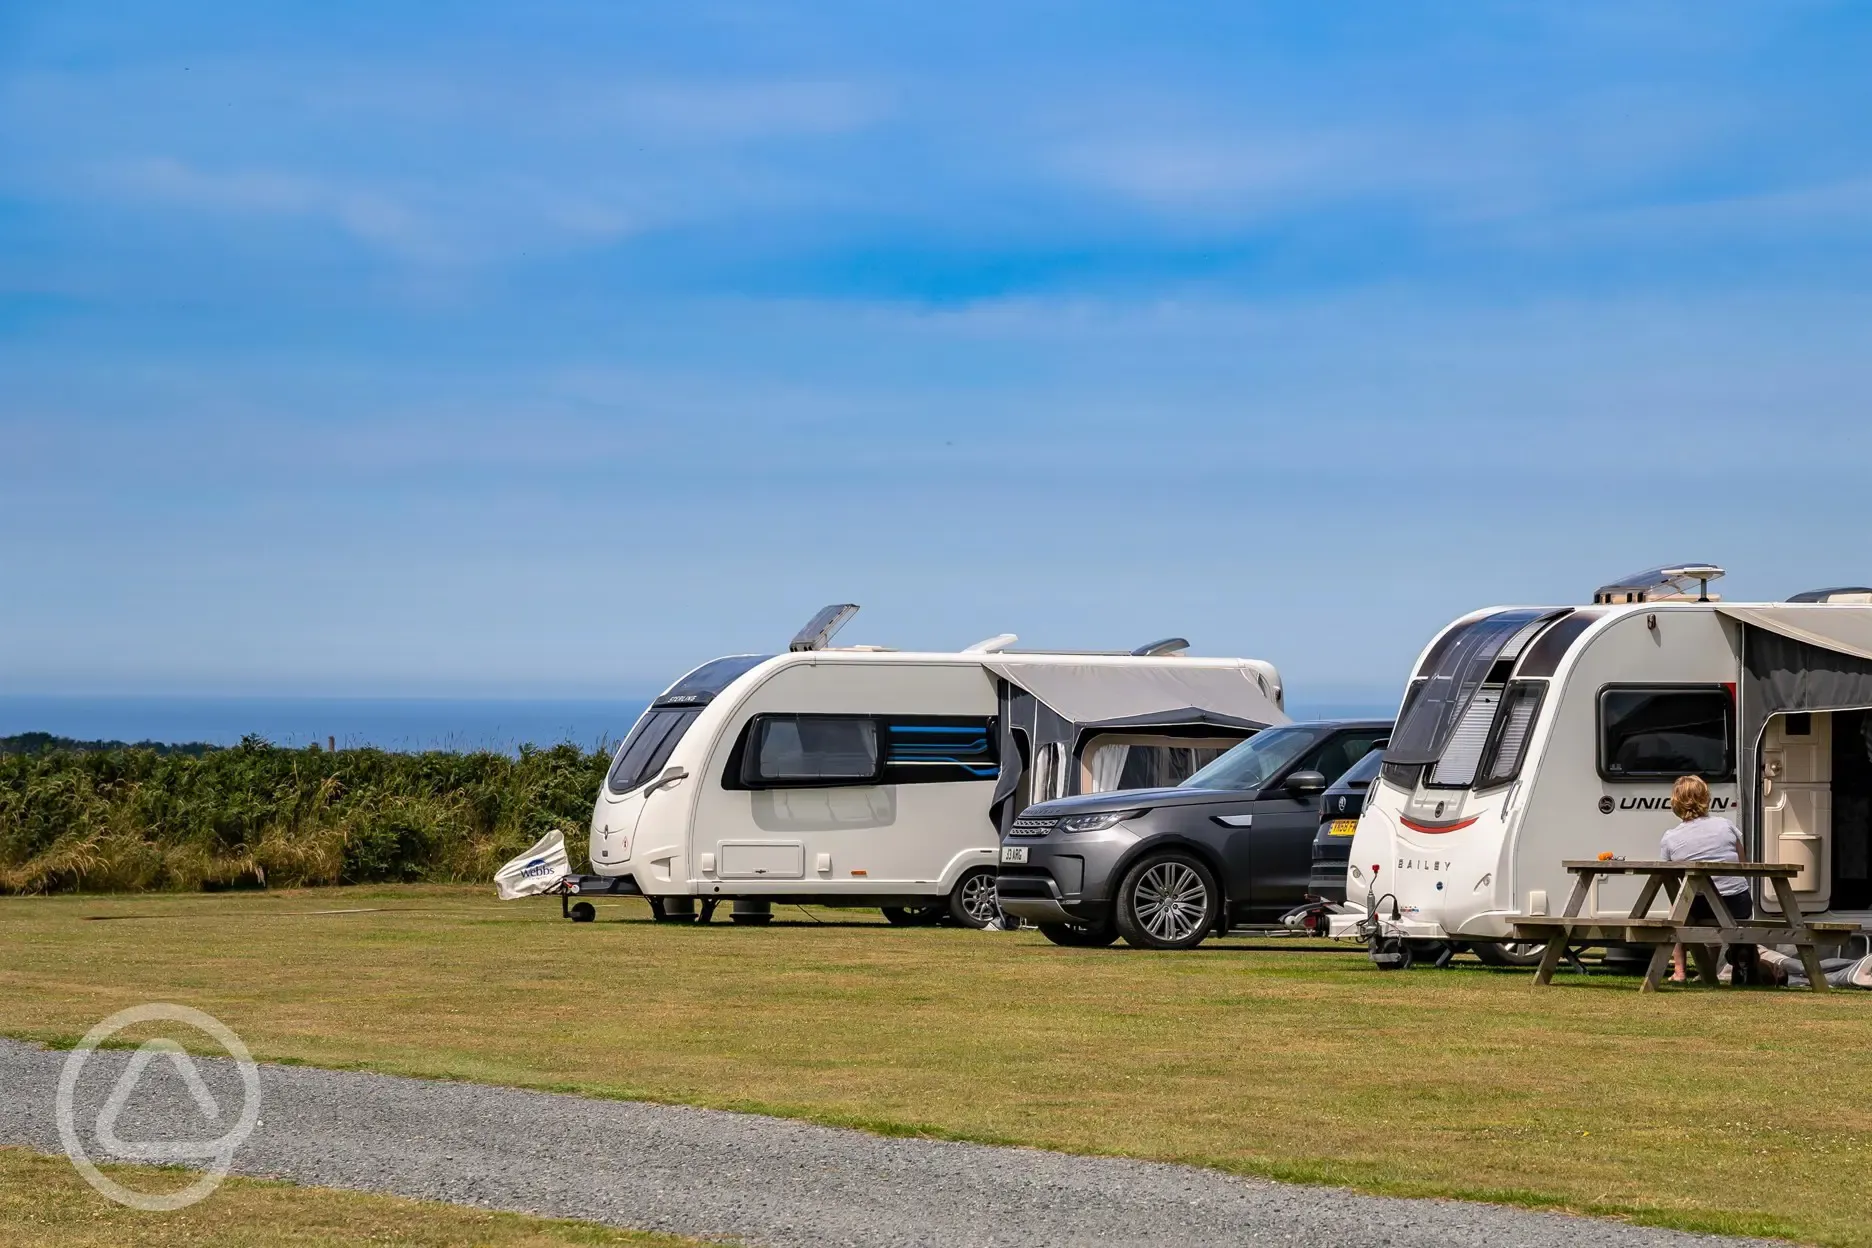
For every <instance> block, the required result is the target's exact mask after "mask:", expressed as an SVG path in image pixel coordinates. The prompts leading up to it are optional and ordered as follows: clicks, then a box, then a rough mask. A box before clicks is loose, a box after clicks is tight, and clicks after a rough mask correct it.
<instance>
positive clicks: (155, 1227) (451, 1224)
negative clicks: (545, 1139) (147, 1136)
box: [0, 1148, 700, 1248]
mask: <svg viewBox="0 0 1872 1248" xmlns="http://www.w3.org/2000/svg"><path fill="white" fill-rule="evenodd" d="M105 1170H106V1172H108V1173H109V1174H110V1175H112V1177H114V1178H116V1179H117V1180H118V1181H119V1182H124V1183H130V1184H134V1185H135V1186H136V1188H137V1189H138V1190H140V1191H148V1192H156V1191H161V1190H163V1188H164V1187H165V1184H164V1182H163V1180H164V1178H165V1177H167V1176H165V1175H164V1174H163V1173H162V1172H160V1171H156V1170H151V1169H149V1168H147V1167H142V1166H107V1167H105ZM184 1182H185V1180H179V1181H176V1182H174V1183H173V1184H168V1185H167V1186H170V1187H181V1186H183V1185H184ZM699 1242H700V1241H698V1240H692V1239H680V1238H678V1237H676V1236H673V1235H655V1234H650V1233H647V1232H643V1231H618V1230H612V1229H610V1228H609V1227H603V1226H593V1225H591V1224H589V1223H584V1222H561V1221H557V1220H554V1219H550V1218H528V1217H522V1216H520V1215H519V1214H512V1213H489V1212H487V1211H485V1210H481V1209H462V1208H459V1207H457V1206H454V1205H438V1204H432V1203H429V1202H427V1201H418V1200H398V1199H396V1198H395V1197H391V1196H367V1195H364V1194H362V1193H359V1192H341V1191H334V1190H332V1189H330V1188H319V1187H293V1186H290V1185H288V1184H285V1183H266V1182H261V1181H259V1180H255V1179H238V1178H235V1179H229V1180H227V1181H226V1182H225V1183H223V1184H222V1185H221V1186H220V1187H219V1188H217V1189H216V1191H215V1193H214V1195H213V1196H211V1197H210V1198H209V1199H208V1200H206V1201H203V1202H202V1203H200V1204H196V1205H191V1206H189V1207H188V1208H187V1209H180V1210H177V1211H176V1212H174V1213H144V1212H141V1211H139V1210H135V1209H125V1208H123V1207H122V1206H120V1205H114V1204H111V1203H110V1202H109V1201H107V1200H105V1199H104V1198H103V1197H101V1196H99V1195H98V1194H97V1193H96V1192H94V1191H92V1190H91V1189H90V1188H89V1187H88V1186H86V1185H85V1182H84V1180H83V1179H81V1178H79V1177H78V1172H77V1171H75V1170H73V1169H72V1168H71V1166H70V1165H68V1164H67V1163H66V1161H65V1159H64V1158H63V1157H42V1156H39V1155H37V1154H34V1153H29V1152H25V1151H24V1150H21V1149H17V1148H0V1245H4V1246H5V1248H12V1245H15V1244H19V1245H26V1244H33V1245H39V1244H58V1245H61V1246H62V1248H117V1246H118V1245H122V1244H136V1245H139V1248H168V1246H169V1245H188V1246H189V1248H323V1246H324V1245H334V1246H336V1245H341V1244H342V1245H353V1244H383V1245H386V1246H387V1248H444V1246H445V1245H455V1244H476V1245H485V1246H486V1248H570V1246H572V1245H580V1246H591V1248H599V1246H603V1248H682V1246H683V1245H696V1244H698V1243H699Z"/></svg>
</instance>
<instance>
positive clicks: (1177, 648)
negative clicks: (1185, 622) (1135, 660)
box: [1131, 637, 1189, 656]
mask: <svg viewBox="0 0 1872 1248" xmlns="http://www.w3.org/2000/svg"><path fill="white" fill-rule="evenodd" d="M1131 653H1132V654H1135V655H1139V656H1161V655H1168V654H1187V653H1189V639H1188V638H1187V637H1166V638H1164V639H1163V640H1162V641H1153V642H1151V643H1150V644H1149V645H1148V646H1139V647H1138V648H1137V649H1135V650H1133V651H1132V652H1131Z"/></svg>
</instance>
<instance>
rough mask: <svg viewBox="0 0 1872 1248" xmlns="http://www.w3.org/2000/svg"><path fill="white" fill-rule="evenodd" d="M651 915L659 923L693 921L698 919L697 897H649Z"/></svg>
mask: <svg viewBox="0 0 1872 1248" xmlns="http://www.w3.org/2000/svg"><path fill="white" fill-rule="evenodd" d="M645 900H647V901H648V902H649V903H650V917H651V918H653V919H655V920H656V921H657V922H658V923H693V922H695V921H696V909H695V898H693V897H649V898H645Z"/></svg>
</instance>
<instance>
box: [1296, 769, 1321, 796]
mask: <svg viewBox="0 0 1872 1248" xmlns="http://www.w3.org/2000/svg"><path fill="white" fill-rule="evenodd" d="M1287 791H1288V792H1289V793H1291V794H1293V796H1295V797H1313V796H1315V795H1316V794H1320V793H1324V792H1325V791H1326V776H1325V774H1324V773H1323V772H1318V771H1296V772H1294V773H1293V775H1291V776H1288V777H1287Z"/></svg>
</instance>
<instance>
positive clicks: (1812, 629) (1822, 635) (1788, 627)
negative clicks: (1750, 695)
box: [1716, 603, 1872, 659]
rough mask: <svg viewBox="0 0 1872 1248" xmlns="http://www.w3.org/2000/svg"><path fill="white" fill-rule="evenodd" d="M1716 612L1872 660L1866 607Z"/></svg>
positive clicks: (1803, 606)
mask: <svg viewBox="0 0 1872 1248" xmlns="http://www.w3.org/2000/svg"><path fill="white" fill-rule="evenodd" d="M1716 609H1717V610H1718V611H1720V612H1722V613H1723V614H1724V615H1726V616H1728V617H1729V618H1730V619H1732V620H1740V621H1741V622H1742V623H1744V624H1752V625H1754V626H1755V627H1756V628H1760V629H1765V630H1767V631H1768V632H1771V633H1779V634H1780V635H1781V636H1783V637H1786V638H1788V639H1789V640H1791V641H1800V642H1805V643H1806V644H1808V645H1810V646H1818V647H1820V648H1821V649H1822V650H1833V651H1837V652H1838V653H1840V654H1850V655H1853V656H1854V657H1856V658H1861V659H1872V611H1868V610H1866V609H1865V608H1864V607H1863V606H1857V605H1854V606H1829V605H1826V604H1819V603H1790V604H1785V605H1781V604H1777V605H1773V606H1761V607H1742V606H1736V607H1728V606H1724V607H1718V608H1716Z"/></svg>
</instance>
